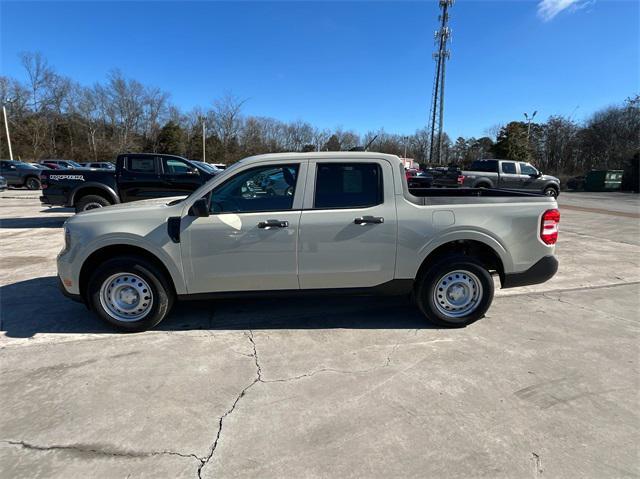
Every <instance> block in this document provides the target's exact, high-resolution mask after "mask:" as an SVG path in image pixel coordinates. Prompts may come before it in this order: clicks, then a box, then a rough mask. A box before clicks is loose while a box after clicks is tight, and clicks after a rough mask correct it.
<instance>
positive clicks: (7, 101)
mask: <svg viewBox="0 0 640 479" xmlns="http://www.w3.org/2000/svg"><path fill="white" fill-rule="evenodd" d="M13 101H15V100H9V99H8V98H4V99H3V100H2V114H3V115H4V129H5V131H6V132H7V145H9V159H10V160H11V161H13V150H12V149H11V137H10V136H9V121H8V120H7V108H6V107H5V103H13Z"/></svg>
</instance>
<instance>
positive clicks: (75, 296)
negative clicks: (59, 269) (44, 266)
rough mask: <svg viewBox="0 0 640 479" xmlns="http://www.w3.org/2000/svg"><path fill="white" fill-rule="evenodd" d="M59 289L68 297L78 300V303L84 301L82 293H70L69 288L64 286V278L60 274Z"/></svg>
mask: <svg viewBox="0 0 640 479" xmlns="http://www.w3.org/2000/svg"><path fill="white" fill-rule="evenodd" d="M58 289H60V292H61V293H62V294H64V295H65V296H66V297H67V298H70V299H72V300H74V301H77V302H78V303H84V300H83V299H82V296H81V295H79V294H74V293H70V292H69V291H67V289H66V288H65V287H64V284H62V279H60V276H58Z"/></svg>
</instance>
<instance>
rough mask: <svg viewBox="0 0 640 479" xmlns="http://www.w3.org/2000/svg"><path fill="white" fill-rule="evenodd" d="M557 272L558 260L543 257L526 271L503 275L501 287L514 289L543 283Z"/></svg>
mask: <svg viewBox="0 0 640 479" xmlns="http://www.w3.org/2000/svg"><path fill="white" fill-rule="evenodd" d="M557 271H558V260H557V259H556V257H555V256H553V255H549V256H543V257H542V259H540V260H539V261H538V262H537V263H536V264H534V265H533V266H532V267H531V268H529V269H528V270H526V271H522V272H520V273H509V274H505V275H504V280H503V281H502V287H503V288H516V287H518V286H528V285H531V284H540V283H544V282H545V281H548V280H550V279H551V278H553V276H554V275H555V274H556V272H557Z"/></svg>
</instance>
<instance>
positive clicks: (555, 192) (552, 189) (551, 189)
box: [543, 186, 558, 198]
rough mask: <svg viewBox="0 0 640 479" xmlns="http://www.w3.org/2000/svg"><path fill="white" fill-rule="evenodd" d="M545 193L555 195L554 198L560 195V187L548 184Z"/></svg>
mask: <svg viewBox="0 0 640 479" xmlns="http://www.w3.org/2000/svg"><path fill="white" fill-rule="evenodd" d="M543 193H544V195H545V196H553V197H554V198H557V197H558V189H557V188H556V187H555V186H547V187H546V188H545V189H544V190H543Z"/></svg>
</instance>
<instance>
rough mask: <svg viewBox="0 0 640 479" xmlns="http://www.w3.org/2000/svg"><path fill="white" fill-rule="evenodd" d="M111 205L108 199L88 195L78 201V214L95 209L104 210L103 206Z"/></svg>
mask: <svg viewBox="0 0 640 479" xmlns="http://www.w3.org/2000/svg"><path fill="white" fill-rule="evenodd" d="M110 204H111V203H110V202H109V200H108V199H106V198H104V197H102V196H98V195H87V196H83V197H82V198H80V199H79V200H78V201H76V213H81V212H82V211H89V210H93V209H95V208H102V207H103V206H109V205H110Z"/></svg>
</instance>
